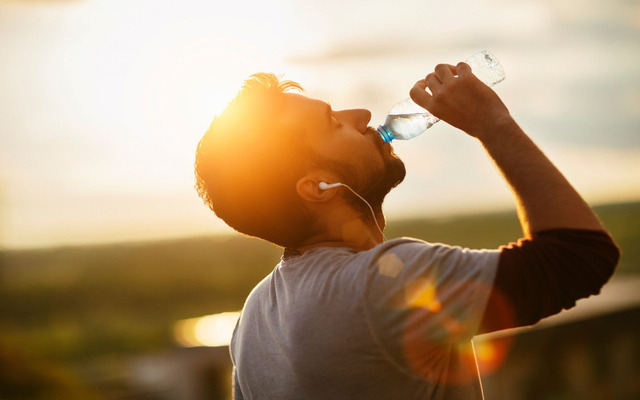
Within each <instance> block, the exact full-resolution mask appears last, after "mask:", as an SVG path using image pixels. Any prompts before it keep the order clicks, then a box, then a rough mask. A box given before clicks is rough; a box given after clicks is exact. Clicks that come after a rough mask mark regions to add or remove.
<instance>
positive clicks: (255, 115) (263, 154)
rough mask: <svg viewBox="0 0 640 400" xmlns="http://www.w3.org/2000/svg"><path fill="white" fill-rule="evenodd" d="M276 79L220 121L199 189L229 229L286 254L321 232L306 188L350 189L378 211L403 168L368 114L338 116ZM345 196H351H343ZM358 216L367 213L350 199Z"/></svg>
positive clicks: (259, 81)
mask: <svg viewBox="0 0 640 400" xmlns="http://www.w3.org/2000/svg"><path fill="white" fill-rule="evenodd" d="M291 89H297V90H301V87H300V85H298V84H297V83H295V82H291V81H279V80H278V78H277V77H276V76H275V75H273V74H256V75H253V76H252V77H251V78H250V79H249V80H247V81H246V82H245V85H244V86H243V88H242V90H241V91H240V93H239V94H238V95H237V96H236V98H235V99H234V100H233V101H232V102H231V103H229V105H228V106H227V108H226V109H225V110H224V111H223V112H222V114H220V115H219V116H217V117H216V118H215V119H214V120H213V122H212V124H211V127H210V128H209V130H208V131H207V132H206V133H205V135H204V136H203V137H202V139H201V140H200V143H199V144H198V149H197V152H196V163H195V172H196V188H197V190H198V194H199V195H200V196H201V197H202V198H203V200H204V201H205V203H206V204H207V205H208V206H209V207H210V208H211V209H212V210H213V211H214V212H215V213H216V215H218V216H219V217H220V218H221V219H223V220H224V221H225V222H226V223H227V224H229V226H231V227H233V228H234V229H236V230H238V231H240V232H242V233H245V234H247V235H251V236H257V237H260V238H262V239H265V240H268V241H270V242H273V243H275V244H277V245H280V246H283V247H297V246H299V245H300V244H302V243H303V242H304V241H305V240H306V239H307V238H308V237H310V236H312V235H314V234H317V233H318V232H319V231H321V230H322V229H323V223H322V220H321V218H318V216H317V215H314V213H313V212H311V211H310V207H309V205H310V204H309V201H308V198H307V197H306V196H304V195H301V191H304V185H303V184H302V182H306V183H309V182H311V183H317V182H319V181H321V180H325V181H331V182H335V181H340V182H343V183H345V184H348V185H349V186H350V187H352V188H353V189H354V190H356V191H357V192H358V193H359V194H360V195H362V196H363V197H364V198H365V199H367V201H369V202H370V203H371V204H372V206H374V208H376V209H377V211H380V209H381V205H382V201H383V199H384V197H385V196H386V194H387V193H388V192H389V191H390V190H391V188H393V187H395V186H396V185H397V184H399V183H400V182H401V181H402V179H403V178H404V165H403V164H402V162H401V161H400V160H399V159H398V158H397V157H396V156H395V155H394V154H393V153H392V151H391V148H390V146H389V145H388V144H385V143H384V142H383V141H382V140H381V139H380V137H379V136H378V133H377V132H376V131H375V130H374V129H372V128H369V127H368V126H367V124H368V123H369V120H370V118H371V114H370V113H369V111H367V110H344V111H333V110H332V109H331V107H330V106H329V105H328V104H327V103H325V102H322V101H319V100H315V99H311V98H308V97H305V96H302V95H300V94H297V93H291V92H289V90H291ZM345 196H346V195H345ZM350 204H351V205H352V207H353V208H355V209H357V210H363V215H364V216H365V217H367V214H368V211H366V212H364V211H365V210H368V208H367V207H366V205H363V204H362V202H361V201H356V200H351V201H350Z"/></svg>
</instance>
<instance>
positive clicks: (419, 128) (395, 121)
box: [385, 112, 439, 139]
mask: <svg viewBox="0 0 640 400" xmlns="http://www.w3.org/2000/svg"><path fill="white" fill-rule="evenodd" d="M438 121H439V120H438V118H436V117H434V116H433V115H430V114H428V113H426V112H421V113H420V112H417V113H408V114H389V115H388V116H387V120H386V121H385V126H386V127H387V128H388V129H389V130H391V131H392V132H393V133H394V136H396V138H397V139H410V138H412V137H414V136H417V135H419V134H421V133H422V132H424V131H425V130H426V129H428V128H430V127H431V126H432V125H433V124H435V123H436V122H438ZM398 135H400V136H401V137H399V136H398Z"/></svg>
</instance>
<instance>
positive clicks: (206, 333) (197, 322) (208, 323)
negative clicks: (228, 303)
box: [173, 312, 240, 347]
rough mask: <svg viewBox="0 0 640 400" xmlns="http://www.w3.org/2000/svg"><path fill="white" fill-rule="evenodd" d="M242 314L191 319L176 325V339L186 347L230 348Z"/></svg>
mask: <svg viewBox="0 0 640 400" xmlns="http://www.w3.org/2000/svg"><path fill="white" fill-rule="evenodd" d="M238 318H240V312H224V313H220V314H213V315H206V316H204V317H200V318H189V319H185V320H182V321H178V322H177V323H176V324H175V325H174V330H173V331H174V338H175V340H176V341H177V342H178V343H179V344H180V345H182V346H184V347H196V346H207V347H217V346H228V345H229V343H230V342H231V336H232V334H233V330H234V329H235V326H236V323H237V321H238Z"/></svg>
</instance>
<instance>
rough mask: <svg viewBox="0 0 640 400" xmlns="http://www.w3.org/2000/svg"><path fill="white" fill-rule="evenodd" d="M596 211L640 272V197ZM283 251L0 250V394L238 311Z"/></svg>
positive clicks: (457, 225)
mask: <svg viewBox="0 0 640 400" xmlns="http://www.w3.org/2000/svg"><path fill="white" fill-rule="evenodd" d="M596 211H597V212H598V214H599V216H600V217H601V219H602V221H603V222H604V224H605V225H606V226H607V228H608V229H609V230H610V232H611V233H612V234H613V236H614V238H615V239H616V241H617V242H618V244H619V245H620V247H621V248H622V252H623V255H622V259H621V263H620V266H619V269H618V271H617V272H616V274H630V273H638V272H640V203H627V204H615V205H607V206H601V207H597V208H596ZM386 234H387V237H388V238H393V237H398V236H412V237H417V238H421V239H424V240H427V241H431V242H444V243H449V244H454V245H460V246H464V247H471V248H493V247H497V246H499V245H501V244H505V243H507V242H509V241H513V240H516V239H518V238H519V237H520V228H519V225H518V222H517V218H516V216H515V213H514V212H505V213H497V214H486V215H470V216H460V217H454V218H448V219H439V220H437V219H426V220H401V221H390V222H389V226H388V228H387V231H386ZM280 254H281V250H280V249H278V248H276V247H274V246H272V245H270V244H268V243H265V242H262V241H260V240H256V239H250V238H245V237H241V236H239V235H227V236H211V237H199V238H191V239H180V240H170V241H162V242H151V243H125V244H118V245H104V246H83V247H64V248H55V249H40V250H24V251H5V252H2V253H0V309H1V310H2V312H1V313H0V398H27V397H20V395H19V393H22V392H20V390H21V389H20V387H18V386H16V385H23V386H25V385H27V386H28V385H30V383H29V382H30V381H29V379H32V380H35V381H38V379H40V381H44V382H45V383H41V384H43V385H46V384H50V385H56V384H60V385H67V386H68V387H73V386H74V385H76V384H78V383H77V382H76V379H80V380H82V377H80V378H77V377H75V375H74V374H76V372H74V371H78V370H84V371H86V370H87V366H90V365H104V363H109V362H110V361H109V360H114V359H118V357H121V356H127V357H130V356H133V355H136V354H145V353H152V352H158V351H162V350H165V349H168V348H171V347H172V346H175V344H174V342H173V340H172V334H171V327H172V324H173V323H174V322H175V321H176V320H179V319H183V318H190V317H197V316H202V315H205V314H211V313H216V312H222V311H230V310H239V309H240V308H241V307H242V304H243V301H244V299H245V297H246V296H247V294H248V293H249V291H250V290H251V288H252V287H253V286H254V285H255V284H256V283H257V282H258V281H259V280H261V279H262V278H263V277H264V276H265V275H266V274H268V273H269V272H270V271H271V270H272V269H273V267H274V266H275V264H276V263H277V262H278V260H279V258H280ZM20 371H22V374H23V375H20ZM51 371H54V372H51ZM65 374H67V375H68V376H67V375H65ZM20 376H22V378H20ZM16 377H18V378H16ZM16 379H18V381H19V380H20V379H22V381H21V382H22V383H20V381H19V382H18V383H16ZM47 382H49V383H47ZM52 382H53V383H52ZM78 385H80V384H78ZM11 390H13V391H14V392H15V393H18V394H15V393H14V395H13V397H12V395H11V393H12V392H11ZM7 391H9V394H8V395H7ZM79 393H81V391H79ZM87 397H88V396H87V395H86V393H84V394H82V395H79V397H78V398H87ZM32 398H38V397H37V396H36V397H32ZM68 398H72V397H68Z"/></svg>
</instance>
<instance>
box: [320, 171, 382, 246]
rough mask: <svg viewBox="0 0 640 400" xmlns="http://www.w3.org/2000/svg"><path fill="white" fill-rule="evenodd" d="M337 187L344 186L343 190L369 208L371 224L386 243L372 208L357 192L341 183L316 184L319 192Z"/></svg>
mask: <svg viewBox="0 0 640 400" xmlns="http://www.w3.org/2000/svg"><path fill="white" fill-rule="evenodd" d="M338 186H344V187H345V188H347V189H349V190H350V191H351V193H353V194H354V195H356V197H358V198H359V199H360V200H362V201H363V202H364V204H366V205H367V207H369V211H371V215H372V216H373V222H375V223H376V227H377V228H378V231H380V234H381V235H382V240H384V241H385V242H386V241H387V238H386V237H385V236H384V232H383V231H382V228H381V227H380V224H378V219H377V218H376V213H375V212H374V211H373V207H371V204H369V202H368V201H367V200H365V199H364V197H362V196H360V195H359V194H358V192H356V191H355V190H353V189H351V187H350V186H349V185H345V184H344V183H342V182H336V183H327V182H318V188H320V190H327V189H331V188H335V187H338Z"/></svg>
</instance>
